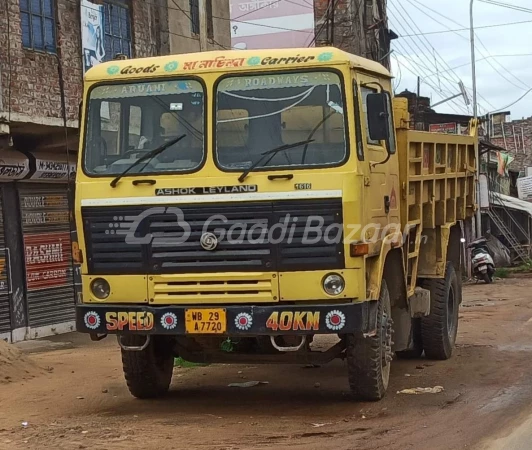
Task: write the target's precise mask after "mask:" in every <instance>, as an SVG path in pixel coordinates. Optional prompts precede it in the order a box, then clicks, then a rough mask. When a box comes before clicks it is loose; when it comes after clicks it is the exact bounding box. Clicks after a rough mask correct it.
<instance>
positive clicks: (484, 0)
mask: <svg viewBox="0 0 532 450" xmlns="http://www.w3.org/2000/svg"><path fill="white" fill-rule="evenodd" d="M479 2H482V3H486V4H488V5H494V6H500V7H502V8H508V9H513V10H515V11H520V12H526V13H532V9H530V8H525V7H524V6H519V5H512V4H511V3H504V2H500V1H494V0H479Z"/></svg>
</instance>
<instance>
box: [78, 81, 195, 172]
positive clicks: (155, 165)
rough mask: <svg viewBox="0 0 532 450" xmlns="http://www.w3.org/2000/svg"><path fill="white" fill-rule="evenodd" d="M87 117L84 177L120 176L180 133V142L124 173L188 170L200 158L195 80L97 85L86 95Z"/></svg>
mask: <svg viewBox="0 0 532 450" xmlns="http://www.w3.org/2000/svg"><path fill="white" fill-rule="evenodd" d="M87 117H88V121H87V130H86V136H87V137H86V140H85V156H84V165H85V172H86V173H87V174H91V175H116V174H120V173H122V172H123V171H124V170H126V169H127V168H128V167H130V166H131V165H132V164H133V163H134V162H135V161H137V160H138V159H139V158H142V156H144V155H146V154H147V153H148V152H150V151H151V150H153V149H155V148H157V147H160V146H161V145H163V144H164V143H165V142H169V141H172V140H174V139H175V138H176V137H178V136H181V135H183V134H185V135H186V137H185V138H183V139H182V140H180V141H179V142H178V143H176V144H174V145H172V146H170V147H169V148H167V149H166V150H165V151H164V152H162V153H160V154H159V155H157V156H156V157H155V158H153V159H151V160H147V162H146V163H144V162H143V163H141V164H138V166H137V167H135V168H133V169H132V170H131V171H130V172H129V174H138V173H153V174H157V173H161V172H185V171H186V172H189V171H193V170H196V169H197V168H198V167H199V166H200V165H201V164H202V162H203V160H204V157H205V145H204V123H205V118H204V117H205V116H204V91H203V87H202V85H201V84H200V83H199V82H198V81H195V80H173V81H158V82H154V81H151V82H143V83H130V84H113V85H106V86H97V87H95V88H94V89H92V91H91V92H90V97H89V102H88V113H87Z"/></svg>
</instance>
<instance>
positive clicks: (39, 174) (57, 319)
mask: <svg viewBox="0 0 532 450" xmlns="http://www.w3.org/2000/svg"><path fill="white" fill-rule="evenodd" d="M227 1H228V0H222V1H221V2H214V1H212V2H207V4H208V5H209V7H210V8H211V10H212V14H211V15H212V18H211V19H210V20H209V21H208V23H210V24H211V25H210V26H212V27H213V29H212V30H210V31H209V33H210V34H211V39H210V41H211V44H212V45H213V48H214V46H215V42H220V43H221V44H222V45H223V46H224V47H225V46H226V45H227V46H228V45H229V44H228V41H229V21H228V20H223V19H219V18H222V17H227V18H228V17H229V8H228V3H227ZM214 3H216V7H214ZM224 4H225V5H226V7H225V9H224V7H223V5H224ZM176 13H179V14H178V16H179V20H173V18H175V14H176ZM197 13H198V8H197V1H194V0H150V1H149V2H147V1H143V0H138V1H137V0H91V1H89V0H0V48H2V51H1V52H0V339H6V340H9V341H18V340H23V339H30V338H36V337H43V336H47V335H51V334H58V333H61V332H67V331H72V330H73V329H74V302H75V299H74V297H75V295H74V285H73V284H74V281H73V278H74V277H73V269H72V267H73V265H72V251H71V241H70V237H71V232H72V231H73V230H72V226H71V223H72V222H71V214H70V208H69V204H70V201H69V198H71V192H72V187H71V183H69V180H72V179H73V175H74V174H75V171H76V159H77V150H78V145H79V143H78V141H79V132H78V126H79V124H78V116H79V110H80V102H81V96H82V89H83V84H82V80H83V74H84V72H85V71H86V70H87V69H88V68H90V67H91V66H93V65H95V64H97V63H99V62H101V61H107V60H111V59H113V58H115V57H116V56H117V55H123V57H127V58H133V57H147V56H154V55H163V54H168V53H170V52H174V53H184V52H189V51H198V50H199V44H198V42H199V32H200V30H199V28H198V27H199V18H197V16H198V14H197ZM224 24H225V25H226V26H225V27H224Z"/></svg>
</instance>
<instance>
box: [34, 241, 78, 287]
mask: <svg viewBox="0 0 532 450" xmlns="http://www.w3.org/2000/svg"><path fill="white" fill-rule="evenodd" d="M24 247H25V251H26V280H27V284H28V290H30V291H32V290H39V289H45V288H48V287H57V286H63V285H67V284H68V276H67V274H68V270H69V268H70V255H71V247H70V233H69V232H60V233H43V234H31V235H26V236H24Z"/></svg>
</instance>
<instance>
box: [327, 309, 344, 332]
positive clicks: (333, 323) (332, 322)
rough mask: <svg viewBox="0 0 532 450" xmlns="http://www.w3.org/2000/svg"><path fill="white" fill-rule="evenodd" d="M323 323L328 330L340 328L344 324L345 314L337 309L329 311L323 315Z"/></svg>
mask: <svg viewBox="0 0 532 450" xmlns="http://www.w3.org/2000/svg"><path fill="white" fill-rule="evenodd" d="M325 325H326V326H327V328H328V329H329V330H333V331H338V330H341V329H342V328H343V327H344V326H345V314H344V313H343V312H342V311H338V310H334V311H329V312H328V313H327V315H326V316H325Z"/></svg>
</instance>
